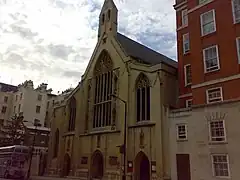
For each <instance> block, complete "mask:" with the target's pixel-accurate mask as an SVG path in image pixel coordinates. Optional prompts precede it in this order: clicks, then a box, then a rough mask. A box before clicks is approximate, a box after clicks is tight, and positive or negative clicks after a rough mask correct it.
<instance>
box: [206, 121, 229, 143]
mask: <svg viewBox="0 0 240 180" xmlns="http://www.w3.org/2000/svg"><path fill="white" fill-rule="evenodd" d="M212 122H222V123H223V133H224V136H216V137H213V136H212V129H211V123H212ZM208 127H209V141H210V142H211V143H225V142H227V135H226V126H225V120H214V121H209V123H208ZM217 138H223V140H222V141H217V140H216V139H217Z"/></svg>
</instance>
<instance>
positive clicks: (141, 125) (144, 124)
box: [128, 121, 156, 128]
mask: <svg viewBox="0 0 240 180" xmlns="http://www.w3.org/2000/svg"><path fill="white" fill-rule="evenodd" d="M155 124H156V123H155V122H151V121H142V122H137V123H136V124H135V125H132V126H128V127H129V128H136V127H143V126H155Z"/></svg>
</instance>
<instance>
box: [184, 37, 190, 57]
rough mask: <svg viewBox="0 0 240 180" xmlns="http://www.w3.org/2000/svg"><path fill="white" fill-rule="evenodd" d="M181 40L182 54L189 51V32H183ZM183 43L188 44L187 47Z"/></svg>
mask: <svg viewBox="0 0 240 180" xmlns="http://www.w3.org/2000/svg"><path fill="white" fill-rule="evenodd" d="M186 39H188V41H186ZM182 40H183V54H187V53H189V51H190V39H189V33H186V34H183V37H182ZM185 44H188V49H186V48H185Z"/></svg>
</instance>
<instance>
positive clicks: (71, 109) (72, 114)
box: [68, 97, 76, 131]
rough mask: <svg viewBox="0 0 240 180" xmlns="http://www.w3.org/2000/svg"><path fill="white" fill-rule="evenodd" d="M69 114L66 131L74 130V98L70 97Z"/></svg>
mask: <svg viewBox="0 0 240 180" xmlns="http://www.w3.org/2000/svg"><path fill="white" fill-rule="evenodd" d="M69 110H70V116H69V121H68V123H69V124H68V131H74V130H75V119H76V99H75V97H72V98H71V99H70V103H69Z"/></svg>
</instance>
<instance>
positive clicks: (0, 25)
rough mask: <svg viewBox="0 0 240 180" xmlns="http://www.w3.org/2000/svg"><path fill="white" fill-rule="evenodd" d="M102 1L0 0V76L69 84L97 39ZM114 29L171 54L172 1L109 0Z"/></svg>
mask: <svg viewBox="0 0 240 180" xmlns="http://www.w3.org/2000/svg"><path fill="white" fill-rule="evenodd" d="M103 1H104V0H41V1H37V0H0V17H1V18H0V81H3V82H6V83H13V84H19V83H21V82H22V81H24V80H25V79H32V80H33V81H34V82H35V84H36V85H37V84H39V83H41V82H47V83H48V84H49V86H50V87H52V88H53V89H54V90H55V92H56V91H58V90H64V89H66V88H68V87H69V86H71V85H72V86H73V87H74V86H75V85H76V84H77V83H78V81H79V80H80V77H81V74H82V73H83V72H84V70H85V68H86V66H87V63H88V61H89V58H90V56H91V54H92V51H93V48H94V46H95V44H96V41H97V27H96V26H97V25H98V16H99V13H100V8H101V6H102V4H103ZM115 1H116V2H115V3H116V5H117V7H118V9H119V18H118V19H119V23H118V24H119V31H120V32H121V33H123V34H125V35H127V36H129V37H131V38H133V39H136V40H138V41H141V42H142V43H144V44H146V45H148V46H150V47H152V48H153V49H155V50H158V51H160V52H162V53H163V54H165V55H168V56H170V57H173V58H175V57H176V41H175V12H174V10H173V7H172V5H173V4H174V0H151V1H149V0H138V2H137V3H136V1H135V0H121V1H120V0H119V1H117V0H115Z"/></svg>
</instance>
